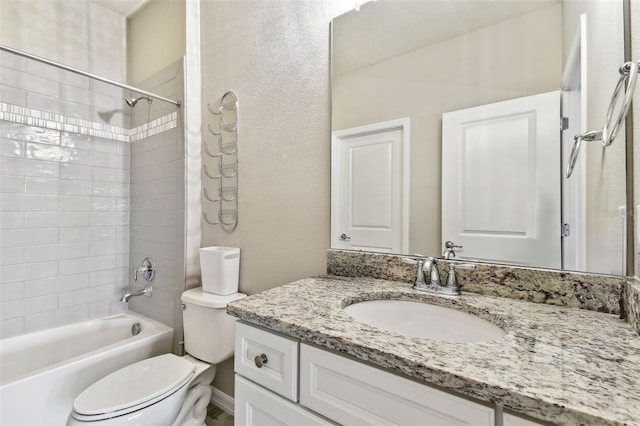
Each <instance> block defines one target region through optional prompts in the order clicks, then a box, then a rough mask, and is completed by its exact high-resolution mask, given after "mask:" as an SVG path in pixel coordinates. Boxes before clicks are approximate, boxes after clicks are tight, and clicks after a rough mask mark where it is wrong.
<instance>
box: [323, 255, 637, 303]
mask: <svg viewBox="0 0 640 426" xmlns="http://www.w3.org/2000/svg"><path fill="white" fill-rule="evenodd" d="M402 257H409V256H396V255H387V254H377V253H366V252H358V251H349V250H333V249H329V250H328V252H327V273H328V274H331V275H338V276H345V277H370V278H379V279H385V280H392V281H402V282H413V281H414V280H415V275H416V270H415V266H413V265H407V264H405V263H403V262H402ZM449 262H451V261H447V260H441V261H440V262H439V266H440V268H439V269H440V272H441V277H443V279H446V271H447V270H448V268H447V265H448V263H449ZM454 263H455V262H454ZM456 275H457V277H458V282H459V283H460V285H461V286H462V288H463V290H465V291H469V292H472V293H480V294H485V295H489V296H499V297H507V298H510V299H519V300H526V301H529V302H535V303H545V304H548V305H558V306H567V307H571V308H579V309H587V310H591V311H598V312H606V313H611V314H620V311H621V308H620V307H621V304H622V296H623V294H622V293H623V291H624V290H625V287H626V285H625V279H624V278H623V277H616V276H612V275H597V274H586V273H581V272H569V271H555V270H549V269H534V268H521V267H513V266H504V265H492V264H481V263H479V264H476V268H475V269H474V270H459V271H456ZM639 292H640V290H639ZM638 296H639V301H638V309H639V310H640V295H638Z"/></svg>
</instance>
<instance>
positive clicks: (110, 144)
mask: <svg viewBox="0 0 640 426" xmlns="http://www.w3.org/2000/svg"><path fill="white" fill-rule="evenodd" d="M120 143H121V142H118V141H114V140H111V139H102V138H94V139H93V144H92V145H91V149H92V150H93V152H106V153H110V154H115V155H117V156H119V157H120V158H122V157H124V156H123V155H121V154H119V153H118V145H119V144H120ZM127 161H128V160H127Z"/></svg>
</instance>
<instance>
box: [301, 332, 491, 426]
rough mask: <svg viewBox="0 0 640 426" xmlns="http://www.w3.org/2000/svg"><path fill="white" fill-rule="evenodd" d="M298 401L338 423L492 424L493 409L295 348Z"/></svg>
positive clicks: (304, 347)
mask: <svg viewBox="0 0 640 426" xmlns="http://www.w3.org/2000/svg"><path fill="white" fill-rule="evenodd" d="M300 403H301V404H302V405H304V406H305V407H307V408H310V409H312V410H314V411H316V412H317V413H319V414H321V415H323V416H326V417H327V418H329V419H331V420H334V421H336V422H338V423H341V424H344V425H396V424H397V425H438V426H446V425H456V426H460V425H473V426H481V425H486V426H494V422H495V420H494V419H495V410H494V408H493V407H488V406H484V405H481V404H478V403H475V402H472V401H469V400H467V399H464V398H460V397H457V396H454V395H451V394H449V393H446V392H442V391H440V390H437V389H434V388H431V387H429V386H425V385H422V384H419V383H417V382H414V381H412V380H409V379H405V378H402V377H399V376H396V375H394V374H391V373H387V372H385V371H382V370H380V369H377V368H374V367H370V366H368V365H365V364H362V363H360V362H357V361H353V360H351V359H348V358H345V357H342V356H339V355H335V354H333V353H330V352H327V351H324V350H321V349H318V348H315V347H313V346H309V345H306V344H301V345H300Z"/></svg>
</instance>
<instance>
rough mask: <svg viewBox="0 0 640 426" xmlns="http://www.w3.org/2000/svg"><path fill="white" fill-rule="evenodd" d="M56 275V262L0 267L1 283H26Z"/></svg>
mask: <svg viewBox="0 0 640 426" xmlns="http://www.w3.org/2000/svg"><path fill="white" fill-rule="evenodd" d="M57 274H58V263H57V262H39V263H21V264H18V265H6V266H3V267H2V274H1V275H0V282H1V283H12V282H17V281H28V280H35V279H39V278H46V277H51V276H55V275H57Z"/></svg>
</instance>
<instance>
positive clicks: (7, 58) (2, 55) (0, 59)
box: [0, 51, 27, 71]
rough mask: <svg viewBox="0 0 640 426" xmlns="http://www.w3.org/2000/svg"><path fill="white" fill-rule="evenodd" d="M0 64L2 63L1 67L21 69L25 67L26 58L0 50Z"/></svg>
mask: <svg viewBox="0 0 640 426" xmlns="http://www.w3.org/2000/svg"><path fill="white" fill-rule="evenodd" d="M0 64H2V67H3V68H13V69H16V70H21V71H24V70H26V69H27V59H26V58H23V57H21V56H18V55H15V54H13V53H10V52H5V51H2V52H0Z"/></svg>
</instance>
